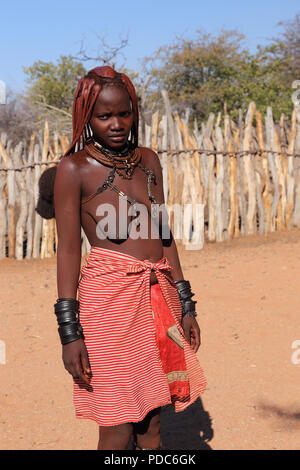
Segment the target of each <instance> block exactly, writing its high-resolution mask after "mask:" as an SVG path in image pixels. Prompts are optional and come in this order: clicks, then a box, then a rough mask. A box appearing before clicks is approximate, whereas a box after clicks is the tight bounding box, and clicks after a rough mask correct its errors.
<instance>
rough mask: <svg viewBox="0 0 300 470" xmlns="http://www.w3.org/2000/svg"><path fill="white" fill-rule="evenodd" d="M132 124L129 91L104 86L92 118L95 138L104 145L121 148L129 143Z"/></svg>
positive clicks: (114, 148) (91, 124) (115, 148)
mask: <svg viewBox="0 0 300 470" xmlns="http://www.w3.org/2000/svg"><path fill="white" fill-rule="evenodd" d="M132 124H133V113H132V109H131V101H130V97H129V94H128V93H127V91H126V90H124V89H122V88H118V87H115V86H107V87H104V88H103V89H102V90H101V91H100V93H99V95H98V98H97V101H96V103H95V106H94V110H93V113H92V116H91V119H90V126H91V128H92V131H93V134H94V138H95V139H96V140H98V141H99V142H100V143H101V144H102V145H103V146H104V147H108V148H110V149H112V150H118V149H121V148H122V147H124V146H125V145H126V143H127V140H128V136H129V133H130V131H131V128H132Z"/></svg>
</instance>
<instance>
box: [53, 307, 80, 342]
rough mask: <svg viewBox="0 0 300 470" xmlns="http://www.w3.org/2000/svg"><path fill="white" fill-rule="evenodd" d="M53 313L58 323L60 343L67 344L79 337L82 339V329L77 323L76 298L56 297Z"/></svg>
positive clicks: (77, 309) (77, 308)
mask: <svg viewBox="0 0 300 470" xmlns="http://www.w3.org/2000/svg"><path fill="white" fill-rule="evenodd" d="M54 313H55V315H56V318H57V323H58V325H59V328H58V333H59V336H60V340H61V344H63V345H64V344H68V343H71V342H73V341H76V340H77V339H80V338H82V339H84V335H83V329H82V326H81V325H80V323H79V302H78V301H77V300H76V299H71V298H60V299H57V301H56V304H55V305H54Z"/></svg>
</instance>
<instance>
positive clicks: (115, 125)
mask: <svg viewBox="0 0 300 470" xmlns="http://www.w3.org/2000/svg"><path fill="white" fill-rule="evenodd" d="M111 129H113V130H119V129H122V119H120V118H119V117H117V116H115V117H112V121H111Z"/></svg>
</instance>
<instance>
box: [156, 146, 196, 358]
mask: <svg viewBox="0 0 300 470" xmlns="http://www.w3.org/2000/svg"><path fill="white" fill-rule="evenodd" d="M147 150H148V149H147ZM149 152H151V164H152V168H153V169H154V172H155V176H156V182H157V185H156V186H155V189H154V191H153V193H155V200H156V203H157V204H159V205H161V204H162V205H164V208H165V200H164V191H163V175H162V168H161V164H160V160H159V157H158V155H157V154H156V153H155V152H153V151H150V150H149ZM164 211H165V214H167V210H166V208H165V209H164ZM165 219H166V217H165ZM164 229H165V230H163V235H164V234H166V235H167V236H166V237H165V238H163V237H162V243H163V252H164V256H165V257H166V258H167V259H168V261H169V263H170V265H171V266H172V268H173V269H172V278H173V280H174V281H181V280H183V279H184V276H183V272H182V268H181V264H180V260H179V256H178V250H177V246H176V243H175V240H174V238H173V235H172V232H171V230H170V228H169V224H168V226H166V223H165V224H164ZM181 324H182V328H183V331H184V335H185V338H186V340H187V341H188V342H189V343H190V345H191V347H192V349H193V351H194V352H197V351H198V349H199V346H200V344H201V341H200V329H199V326H198V323H197V321H196V319H195V318H193V317H190V316H184V317H183V318H182V321H181Z"/></svg>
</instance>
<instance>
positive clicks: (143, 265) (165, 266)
mask: <svg viewBox="0 0 300 470" xmlns="http://www.w3.org/2000/svg"><path fill="white" fill-rule="evenodd" d="M171 269H173V268H172V267H171V266H170V265H169V263H168V260H167V258H166V257H165V256H164V257H163V258H162V259H161V260H159V261H157V262H156V263H151V261H149V260H148V259H145V260H144V261H137V262H136V263H133V264H130V266H129V267H128V269H127V274H128V273H140V272H142V271H146V270H149V271H151V270H153V271H162V270H164V271H171Z"/></svg>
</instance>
